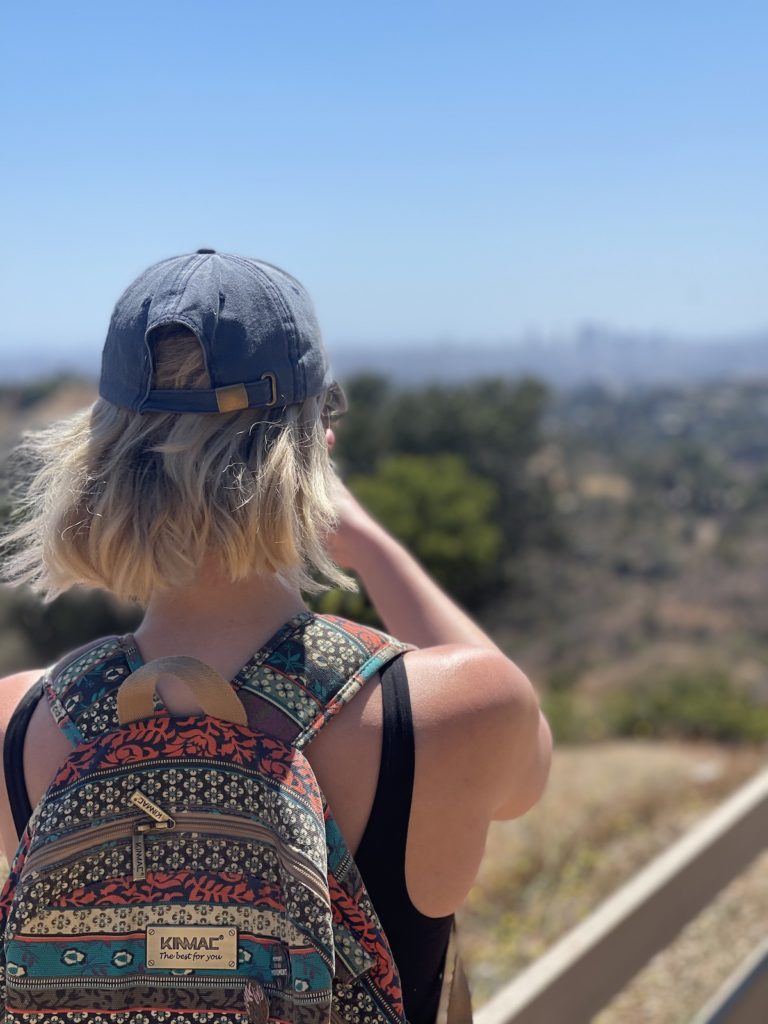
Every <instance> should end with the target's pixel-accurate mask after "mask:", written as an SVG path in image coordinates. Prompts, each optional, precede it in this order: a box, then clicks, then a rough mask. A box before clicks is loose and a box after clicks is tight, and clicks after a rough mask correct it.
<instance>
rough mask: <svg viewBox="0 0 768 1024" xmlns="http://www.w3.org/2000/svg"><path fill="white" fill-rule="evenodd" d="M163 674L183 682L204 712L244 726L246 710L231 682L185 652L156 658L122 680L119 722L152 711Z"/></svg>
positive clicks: (119, 699) (124, 721)
mask: <svg viewBox="0 0 768 1024" xmlns="http://www.w3.org/2000/svg"><path fill="white" fill-rule="evenodd" d="M162 675H173V676H177V677H178V678H179V679H181V680H182V681H183V682H185V683H186V684H187V686H188V688H189V689H190V690H191V692H192V693H193V694H194V697H195V699H196V700H197V703H198V704H199V705H200V707H201V708H202V710H203V711H204V712H205V714H206V715H210V716H211V717H212V718H221V719H224V720H225V721H228V722H234V723H235V724H236V725H247V723H248V716H247V714H246V710H245V708H244V707H243V703H242V701H241V700H240V698H239V697H238V696H237V694H236V693H235V691H234V690H233V689H232V686H231V684H230V683H228V682H227V680H226V679H225V678H224V676H222V675H220V674H219V673H218V672H217V671H216V669H213V668H211V666H210V665H206V664H205V662H204V661H198V659H197V658H190V657H187V656H186V655H177V656H174V657H167V658H155V660H154V661H148V662H147V664H146V665H142V666H141V668H139V669H137V670H136V671H135V672H134V673H133V674H132V675H130V676H129V677H128V678H127V679H126V680H125V682H124V683H123V684H122V686H121V687H120V689H119V690H118V691H117V718H118V721H119V722H120V724H121V725H125V724H126V723H127V722H134V721H136V720H137V719H139V718H151V716H152V715H154V714H155V705H154V696H155V687H156V685H157V681H158V679H159V678H160V676H162Z"/></svg>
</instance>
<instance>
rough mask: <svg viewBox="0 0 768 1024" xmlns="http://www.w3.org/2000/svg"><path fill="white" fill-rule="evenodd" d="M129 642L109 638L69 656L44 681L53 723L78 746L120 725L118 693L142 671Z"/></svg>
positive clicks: (124, 639)
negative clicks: (130, 679) (126, 680)
mask: <svg viewBox="0 0 768 1024" xmlns="http://www.w3.org/2000/svg"><path fill="white" fill-rule="evenodd" d="M140 664H141V660H140V659H139V658H138V652H135V651H134V652H132V651H131V646H130V643H129V642H128V640H127V639H126V638H124V637H120V636H108V637H104V638H102V639H101V640H95V641H92V642H91V643H89V644H86V645H85V646H84V647H79V648H78V649H77V650H75V651H72V652H70V653H69V654H67V655H65V656H64V657H63V658H62V659H61V661H59V662H58V663H57V664H56V665H54V666H53V668H51V669H49V670H48V671H47V672H46V674H45V676H44V677H43V689H44V693H45V696H46V698H47V700H48V703H49V705H50V708H51V714H52V715H53V719H54V721H55V722H56V724H57V725H58V726H59V728H60V729H61V730H62V732H63V733H64V734H65V735H66V736H67V738H68V739H69V741H70V742H71V743H73V744H75V745H77V744H78V743H82V742H83V741H84V740H90V739H95V738H96V737H97V736H100V735H101V734H102V733H104V732H107V731H108V730H109V729H112V728H114V727H115V726H116V725H117V708H116V693H117V689H118V687H119V686H120V684H121V683H122V681H123V680H124V679H125V678H126V677H127V676H129V675H130V674H131V672H133V671H134V670H135V669H137V668H138V667H139V665H140Z"/></svg>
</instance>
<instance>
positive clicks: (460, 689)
mask: <svg viewBox="0 0 768 1024" xmlns="http://www.w3.org/2000/svg"><path fill="white" fill-rule="evenodd" d="M405 658H406V667H407V671H408V678H409V682H410V690H411V700H412V703H413V707H414V723H415V725H416V728H417V735H418V737H419V742H420V744H421V746H422V749H423V750H424V751H425V752H426V751H429V753H430V755H431V756H432V757H434V758H435V759H436V760H437V761H438V762H440V763H441V764H443V765H445V768H444V770H445V771H447V772H449V773H454V772H455V773H456V774H457V775H458V776H459V778H458V779H454V780H453V781H454V785H456V786H458V790H459V791H460V790H462V789H466V790H467V791H468V796H469V795H470V791H471V794H472V795H471V797H470V798H471V799H474V800H479V801H480V802H481V803H482V806H483V810H484V812H487V814H488V818H489V820H490V819H491V818H512V817H517V816H518V815H520V814H524V813H525V811H526V810H528V809H529V808H530V807H531V806H532V805H533V804H534V803H536V801H537V800H538V799H539V797H540V796H541V794H542V793H543V791H544V787H545V785H546V780H547V777H548V774H549V764H550V758H551V737H550V733H549V729H548V727H547V724H546V721H545V719H544V717H543V715H542V714H541V710H540V708H539V702H538V699H537V697H536V692H535V690H534V688H533V686H532V684H531V682H530V681H529V679H528V678H527V676H526V675H525V673H524V672H523V671H522V670H521V669H520V668H519V667H518V666H517V665H515V663H514V662H513V661H511V660H510V659H509V658H507V657H505V656H504V655H503V654H502V653H501V651H498V650H494V649H492V648H485V647H471V646H468V645H464V644H450V645H445V646H441V647H431V648H425V649H423V650H418V651H410V652H409V653H408V654H406V656H405ZM478 811H480V807H478Z"/></svg>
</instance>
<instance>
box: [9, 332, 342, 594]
mask: <svg viewBox="0 0 768 1024" xmlns="http://www.w3.org/2000/svg"><path fill="white" fill-rule="evenodd" d="M154 353H155V367H156V372H155V385H154V386H155V387H159V388H164V387H165V388H167V387H210V381H209V378H208V374H207V371H206V369H205V365H204V362H203V355H202V350H201V348H200V345H199V342H198V341H197V339H196V338H195V337H194V335H191V334H189V333H188V332H180V331H179V329H178V328H174V329H172V330H170V331H169V330H168V329H165V330H164V331H162V332H161V333H160V336H159V337H157V338H156V339H155V340H154ZM327 415H328V407H327V404H326V396H325V395H318V396H316V397H313V398H309V399H307V400H306V401H304V402H302V403H300V404H298V405H291V406H286V407H284V408H276V409H274V410H272V409H247V410H243V411H240V412H233V413H223V414H198V413H182V414H179V413H156V412H153V413H142V414H140V413H136V412H133V411H130V410H127V409H122V408H118V407H117V406H114V405H112V404H111V403H109V402H106V401H104V400H103V399H98V400H97V401H96V402H95V404H94V405H93V406H92V408H91V409H87V410H84V411H83V412H81V413H78V414H77V415H75V416H73V417H72V418H71V419H68V420H64V421H62V422H60V423H56V424H54V425H53V426H52V427H49V428H47V429H46V430H43V431H39V432H37V433H34V434H28V435H26V436H25V438H24V439H23V441H22V443H21V445H20V446H19V448H18V449H17V458H16V461H17V465H19V466H20V468H21V475H22V481H21V486H19V487H18V488H17V492H18V495H19V503H18V508H17V511H16V513H15V514H14V517H13V520H12V526H11V528H10V529H9V531H8V532H7V533H6V535H5V537H4V538H3V550H4V552H5V558H4V562H3V570H4V575H5V576H6V578H7V579H8V580H9V581H10V582H15V583H28V584H30V585H31V586H32V587H33V588H35V589H36V590H39V591H41V592H42V593H43V594H44V595H45V597H46V600H52V599H53V598H54V597H56V596H57V595H58V594H60V593H62V592H63V591H64V590H66V589H67V588H68V587H70V586H72V585H75V584H83V585H86V586H92V587H101V588H104V589H106V590H110V591H112V592H113V593H114V594H116V595H117V596H118V597H121V598H127V599H130V600H135V601H138V602H140V603H142V604H144V603H146V602H147V601H148V599H149V597H150V595H151V593H152V592H153V591H154V590H156V589H160V588H168V587H179V586H185V585H188V584H190V583H191V582H192V581H193V580H194V579H195V576H196V574H197V572H198V569H199V567H200V565H201V564H202V561H203V559H204V558H205V556H206V555H208V554H210V553H213V554H214V555H216V556H217V558H218V560H219V563H220V565H221V568H222V571H223V572H224V574H225V576H226V577H227V578H228V579H230V580H232V581H233V582H234V581H236V580H240V579H243V578H245V577H247V576H249V575H251V574H252V573H269V574H276V575H277V576H279V577H280V578H282V579H283V581H284V582H286V583H287V584H290V585H295V586H297V587H299V588H301V589H302V590H305V591H307V592H310V593H318V592H321V591H323V590H326V589H328V585H329V584H330V585H333V586H337V587H341V588H343V589H346V590H353V589H355V584H354V582H353V581H352V580H351V579H350V577H349V576H347V575H346V574H345V573H343V572H342V571H341V570H340V569H339V568H338V566H336V565H335V564H334V563H333V562H332V561H331V559H330V558H329V556H328V554H327V553H326V550H325V548H324V545H323V537H324V534H325V533H326V531H328V530H331V529H332V528H333V527H334V525H335V522H336V513H335V507H334V501H333V488H334V482H335V474H334V470H333V467H332V465H331V462H330V457H329V453H328V445H327V442H326V437H325V427H326V424H327ZM17 475H18V474H17ZM318 574H319V575H320V576H321V577H325V580H326V581H327V583H323V582H321V581H320V580H319V579H318V578H317V576H318Z"/></svg>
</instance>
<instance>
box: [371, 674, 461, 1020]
mask: <svg viewBox="0 0 768 1024" xmlns="http://www.w3.org/2000/svg"><path fill="white" fill-rule="evenodd" d="M381 698H382V709H383V729H382V746H381V765H380V768H379V780H378V785H377V787H376V795H375V797H374V801H373V807H372V808H371V813H370V816H369V818H368V824H367V826H366V829H365V832H364V833H363V838H362V840H361V841H360V845H359V847H358V849H357V853H356V854H355V863H356V864H357V866H358V869H359V870H360V874H361V875H362V877H363V881H364V882H365V887H366V889H367V890H368V894H369V895H370V897H371V900H372V902H373V905H374V907H375V908H376V912H377V914H378V915H379V918H380V920H381V923H382V925H383V927H384V931H385V933H386V935H387V938H388V939H389V942H390V945H391V947H392V952H393V953H394V956H395V961H396V963H397V965H398V968H399V970H400V980H401V982H402V985H403V998H404V1001H405V1010H406V1016H407V1018H408V1021H409V1022H410V1024H433V1022H434V1021H435V1018H436V1016H437V1009H438V1004H439V1001H440V991H441V987H442V979H443V969H444V965H445V955H446V950H447V948H448V941H449V939H450V935H451V927H452V925H453V915H452V914H451V915H448V916H446V917H428V916H427V915H426V914H422V913H421V911H419V910H417V909H416V907H415V906H414V905H413V903H412V902H411V898H410V896H409V894H408V887H407V885H406V880H405V851H406V846H407V843H408V823H409V820H410V815H411V801H412V794H413V782H414V776H415V768H416V743H415V738H414V732H413V717H412V712H411V699H410V694H409V691H408V676H407V674H406V670H405V664H404V663H403V658H402V656H400V657H399V658H397V659H396V660H394V661H392V662H390V663H389V665H387V667H386V668H384V669H383V670H382V672H381Z"/></svg>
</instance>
